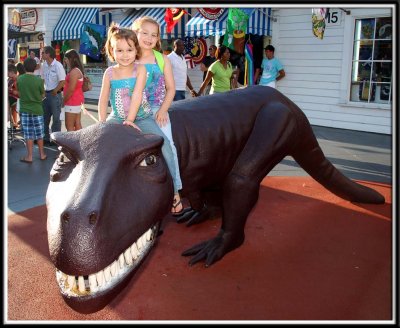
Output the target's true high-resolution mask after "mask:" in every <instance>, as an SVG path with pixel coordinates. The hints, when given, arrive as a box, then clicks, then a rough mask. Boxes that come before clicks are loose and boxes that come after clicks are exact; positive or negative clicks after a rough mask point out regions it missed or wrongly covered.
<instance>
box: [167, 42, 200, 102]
mask: <svg viewBox="0 0 400 328" xmlns="http://www.w3.org/2000/svg"><path fill="white" fill-rule="evenodd" d="M184 51H185V44H184V43H183V41H182V40H180V39H177V40H175V41H174V51H173V52H171V53H170V54H169V55H168V58H169V60H170V61H171V64H172V72H173V74H174V80H175V97H174V101H177V100H182V99H185V91H186V86H187V87H188V88H189V90H190V93H191V95H192V96H197V94H196V91H194V89H193V86H192V83H191V82H190V79H189V76H188V75H187V65H186V59H185V57H184V56H183V52H184Z"/></svg>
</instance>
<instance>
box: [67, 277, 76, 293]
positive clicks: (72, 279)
mask: <svg viewBox="0 0 400 328" xmlns="http://www.w3.org/2000/svg"><path fill="white" fill-rule="evenodd" d="M67 282H68V289H69V290H72V289H73V288H75V287H76V281H75V276H68V278H67Z"/></svg>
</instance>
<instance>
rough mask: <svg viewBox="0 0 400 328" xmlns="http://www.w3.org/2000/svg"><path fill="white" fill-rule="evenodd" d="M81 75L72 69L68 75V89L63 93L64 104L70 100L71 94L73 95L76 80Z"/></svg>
mask: <svg viewBox="0 0 400 328" xmlns="http://www.w3.org/2000/svg"><path fill="white" fill-rule="evenodd" d="M81 75H82V74H81V73H80V72H79V71H78V70H77V69H73V70H72V71H71V73H70V76H69V83H68V89H67V90H66V91H65V93H64V104H65V103H66V102H67V101H68V100H69V98H71V96H72V94H73V93H74V90H75V87H76V84H77V83H78V80H79V79H80V78H81V77H82V76H81Z"/></svg>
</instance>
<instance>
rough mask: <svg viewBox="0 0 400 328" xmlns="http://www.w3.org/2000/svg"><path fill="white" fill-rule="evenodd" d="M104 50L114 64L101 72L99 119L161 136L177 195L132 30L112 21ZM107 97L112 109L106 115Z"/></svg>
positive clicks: (170, 158)
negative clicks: (150, 103)
mask: <svg viewBox="0 0 400 328" xmlns="http://www.w3.org/2000/svg"><path fill="white" fill-rule="evenodd" d="M105 50H106V53H107V55H108V57H109V58H110V60H111V61H113V62H114V61H115V62H116V63H117V64H116V65H114V66H111V67H109V68H108V69H107V70H106V71H105V72H104V75H103V83H102V87H101V91H100V99H99V107H98V113H99V121H100V122H105V121H107V122H117V123H122V124H125V125H129V126H132V127H134V128H136V129H138V130H139V131H142V132H144V133H152V134H157V135H159V136H162V137H163V138H164V140H165V142H164V143H163V146H162V148H161V151H162V153H163V156H164V158H165V161H166V163H167V166H168V168H169V171H170V173H171V176H172V180H173V182H174V191H175V194H178V190H179V189H178V186H177V184H176V181H175V176H176V173H175V171H176V167H175V164H174V160H173V155H172V150H171V147H170V144H169V142H167V138H166V136H165V135H164V134H163V132H162V131H161V129H160V128H159V126H158V125H157V124H156V122H155V121H154V120H153V118H152V112H151V108H150V106H149V103H148V102H147V97H146V95H145V93H144V87H145V85H146V78H147V73H146V69H145V67H144V66H143V65H140V64H138V63H137V62H136V60H137V59H139V58H140V56H141V50H140V47H139V44H138V40H137V37H136V34H135V32H133V31H132V30H130V29H125V28H120V27H118V25H116V24H114V23H112V24H111V26H110V28H109V30H108V35H107V41H106V44H105ZM109 100H110V102H111V108H112V110H111V113H110V115H109V116H108V118H106V116H107V107H108V101H109ZM178 196H179V194H178Z"/></svg>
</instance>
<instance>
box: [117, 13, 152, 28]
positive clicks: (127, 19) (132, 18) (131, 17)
mask: <svg viewBox="0 0 400 328" xmlns="http://www.w3.org/2000/svg"><path fill="white" fill-rule="evenodd" d="M145 10H146V9H139V10H133V11H132V12H131V13H130V14H129V15H128V16H126V17H125V18H124V19H123V20H122V21H121V22H120V23H119V26H121V27H126V28H131V27H132V23H133V22H134V21H135V20H136V19H137V18H139V17H141V16H144V15H143V12H144V11H145Z"/></svg>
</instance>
